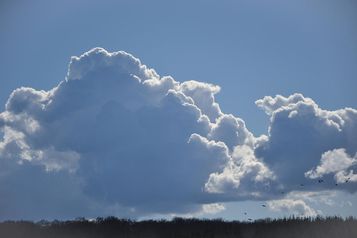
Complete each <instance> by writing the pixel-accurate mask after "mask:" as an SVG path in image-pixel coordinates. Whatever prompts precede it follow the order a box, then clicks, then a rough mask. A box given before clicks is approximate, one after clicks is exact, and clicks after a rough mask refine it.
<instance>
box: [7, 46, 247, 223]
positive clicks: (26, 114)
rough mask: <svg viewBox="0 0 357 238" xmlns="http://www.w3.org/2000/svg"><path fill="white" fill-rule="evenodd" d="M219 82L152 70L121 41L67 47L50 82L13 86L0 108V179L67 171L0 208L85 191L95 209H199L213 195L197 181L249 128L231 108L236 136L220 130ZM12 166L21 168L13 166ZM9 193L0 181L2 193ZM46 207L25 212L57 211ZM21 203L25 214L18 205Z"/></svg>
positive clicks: (220, 163) (226, 158)
mask: <svg viewBox="0 0 357 238" xmlns="http://www.w3.org/2000/svg"><path fill="white" fill-rule="evenodd" d="M218 91H219V87H218V86H215V85H211V84H206V83H201V82H196V81H188V82H184V83H179V82H176V81H175V80H174V79H173V78H171V77H169V76H166V77H160V76H159V75H158V74H157V73H156V72H155V71H154V70H153V69H150V68H148V67H147V66H145V65H143V64H142V63H141V62H140V60H138V59H136V58H134V57H133V56H131V55H130V54H128V53H126V52H122V51H120V52H114V53H108V52H107V51H105V50H104V49H101V48H95V49H93V50H91V51H89V52H87V53H85V54H83V55H81V56H80V57H72V58H71V62H70V65H69V70H68V74H67V76H66V79H65V80H64V81H62V82H60V83H59V85H58V86H56V87H55V88H53V89H51V90H49V91H39V90H35V89H32V88H19V89H16V90H15V91H14V92H13V93H12V94H11V95H10V97H9V99H8V101H7V103H6V108H5V111H4V112H2V113H1V114H0V125H1V130H2V132H3V139H2V140H1V141H0V159H1V163H3V164H9V165H8V167H6V166H2V167H1V171H0V174H2V176H1V179H0V187H3V188H8V187H7V186H8V184H16V183H17V182H18V181H20V180H26V181H31V177H32V174H31V172H30V171H36V173H39V172H41V177H42V179H43V180H48V179H47V177H53V178H54V179H55V178H57V176H59V177H60V176H64V177H66V174H68V177H66V179H67V180H68V181H66V182H63V186H62V187H60V188H58V190H57V192H56V194H48V193H47V191H52V190H53V189H52V190H51V189H49V188H47V187H46V186H53V185H52V184H51V183H48V184H43V185H41V186H44V187H43V190H42V191H38V193H37V194H34V193H33V192H32V187H33V185H31V184H28V189H27V190H26V191H16V192H15V191H14V192H13V193H12V195H11V196H13V197H17V200H18V201H17V202H15V201H14V202H13V203H4V202H1V201H3V200H1V201H0V210H4V209H5V207H6V209H9V210H11V209H15V208H16V207H18V203H23V204H28V203H31V204H32V205H31V206H32V207H33V209H38V210H41V209H42V204H41V203H40V202H37V200H36V199H37V197H38V196H39V195H38V194H41V195H42V196H43V198H42V199H44V200H48V201H50V200H53V198H52V197H50V195H51V196H52V195H53V196H57V197H56V200H55V201H56V203H57V204H58V206H61V207H71V206H72V205H73V204H72V203H71V202H70V201H75V200H86V201H88V204H87V206H90V207H91V208H92V210H93V213H95V212H97V213H98V214H97V215H100V214H103V212H102V211H107V212H108V213H114V214H115V215H119V216H120V215H123V216H126V215H128V214H129V216H130V215H134V216H135V215H142V214H148V213H171V212H175V213H185V212H192V211H195V210H200V209H202V204H206V203H207V204H208V203H211V200H212V198H210V194H209V193H208V192H207V191H205V190H204V186H205V183H206V182H207V181H208V179H209V176H210V175H211V174H212V173H216V172H219V171H222V170H223V169H224V168H225V167H226V166H227V164H230V163H232V162H231V160H232V158H231V156H230V152H229V148H227V145H226V143H227V144H229V145H231V146H233V145H234V144H235V143H236V142H238V141H242V142H241V143H244V141H245V140H246V139H247V138H248V137H252V135H250V134H249V133H248V131H247V130H246V128H245V125H244V122H243V121H241V120H238V119H234V118H233V117H232V120H233V123H232V126H231V128H232V130H233V131H232V133H233V134H234V135H235V137H233V138H232V137H230V136H226V137H225V136H221V137H220V136H219V135H221V134H222V133H221V134H220V132H219V131H220V130H224V129H220V127H222V128H223V127H224V126H222V121H224V119H222V117H223V116H225V115H223V113H222V112H221V110H220V108H219V105H218V104H217V103H216V102H215V99H214V95H215V94H216V93H218ZM216 121H218V123H216ZM213 128H214V129H213ZM208 134H210V136H208ZM247 140H251V139H247ZM9 167H11V169H10V168H9ZM12 168H21V171H22V170H25V168H27V169H26V172H23V173H15V172H14V171H12ZM14 174H16V175H17V176H14ZM72 180H73V181H72ZM75 181H77V182H75ZM5 183H7V184H6V185H5ZM39 183H41V182H39ZM66 184H68V186H69V187H71V186H72V185H73V184H76V186H75V189H76V191H77V192H76V194H78V196H77V197H76V198H71V199H70V200H69V201H68V199H67V195H66V194H68V192H67V190H68V189H70V188H67V187H66ZM71 189H72V188H71ZM73 189H74V188H73ZM16 190H17V189H16ZM7 193H8V192H7V190H6V189H3V191H2V193H1V195H2V196H3V195H5V194H7ZM24 193H25V194H24ZM27 193H28V194H27ZM53 193H54V192H53ZM7 196H10V195H9V194H7ZM11 196H10V197H11ZM25 200H26V202H27V203H26V202H25ZM82 208H83V209H86V208H85V206H84V207H83V206H79V208H78V211H77V213H78V214H81V213H83V212H84V211H83V210H81V209H82ZM64 210H66V209H65V208H64ZM89 210H90V209H89ZM46 211H47V214H46ZM46 211H42V212H38V213H32V215H34V214H39V215H38V216H39V218H41V217H40V216H43V217H48V216H55V215H57V214H56V213H54V211H53V210H51V209H49V210H46ZM23 213H24V214H23V215H24V216H25V217H26V216H27V214H26V209H24V212H23ZM105 213H106V212H105ZM1 214H3V213H1ZM29 214H30V213H29ZM85 214H87V213H85ZM7 215H8V214H7ZM29 216H30V215H29ZM10 217H11V216H10ZM4 218H9V217H4Z"/></svg>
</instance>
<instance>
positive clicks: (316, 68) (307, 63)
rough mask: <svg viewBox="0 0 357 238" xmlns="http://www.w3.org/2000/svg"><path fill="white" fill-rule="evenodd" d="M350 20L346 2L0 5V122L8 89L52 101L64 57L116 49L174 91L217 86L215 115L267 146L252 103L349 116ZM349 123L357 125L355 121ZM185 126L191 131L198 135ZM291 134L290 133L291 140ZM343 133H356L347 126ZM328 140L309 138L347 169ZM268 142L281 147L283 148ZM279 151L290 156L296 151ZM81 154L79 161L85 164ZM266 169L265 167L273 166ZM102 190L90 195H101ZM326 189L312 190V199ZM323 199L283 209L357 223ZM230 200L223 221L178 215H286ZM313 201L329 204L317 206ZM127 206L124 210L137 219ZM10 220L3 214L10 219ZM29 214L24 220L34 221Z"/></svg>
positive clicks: (348, 196) (350, 201)
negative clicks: (174, 85)
mask: <svg viewBox="0 0 357 238" xmlns="http://www.w3.org/2000/svg"><path fill="white" fill-rule="evenodd" d="M356 13H357V4H356V2H355V1H352V0H351V1H348V0H345V1H336V0H327V1H322V0H316V1H307V0H302V1H295V0H292V1H279V0H272V1H257V0H254V1H227V0H224V1H176V2H174V1H136V0H135V1H100V2H99V1H91V2H89V1H81V0H79V1H75V2H74V1H67V0H64V1H40V0H34V1H20V0H19V1H4V2H2V3H1V4H0V35H1V37H0V50H1V52H2V54H0V65H1V66H0V72H1V76H0V79H1V88H0V111H5V103H6V101H7V99H8V98H9V96H10V94H11V92H12V91H13V90H14V89H16V88H19V87H22V86H26V87H31V88H34V89H37V90H50V89H52V88H54V87H56V86H57V85H58V83H59V82H60V81H62V80H64V79H65V77H66V75H67V71H68V65H69V62H70V57H71V56H80V55H82V54H83V53H84V52H87V51H89V50H90V49H92V48H94V47H103V48H105V49H106V50H107V51H108V52H115V51H119V50H123V51H126V52H128V53H130V54H132V55H133V56H134V57H137V58H139V59H140V60H141V62H142V63H143V64H145V65H147V66H148V67H149V68H153V69H155V71H156V72H157V73H158V74H159V75H160V76H164V75H171V76H172V77H173V78H174V79H175V80H176V81H179V82H185V81H188V80H197V81H200V82H205V83H210V84H214V85H219V86H220V88H221V90H220V92H219V93H218V94H216V95H215V101H216V102H217V103H218V104H219V106H220V109H221V110H222V112H223V113H225V114H233V115H234V116H235V117H237V118H241V119H242V120H244V122H245V124H246V127H247V129H248V130H249V131H250V132H252V133H253V135H254V136H255V137H258V136H259V135H261V134H265V135H268V126H269V121H270V120H272V117H271V115H269V112H268V111H269V110H270V109H269V108H268V106H267V105H268V104H269V100H268V101H266V102H263V103H262V106H261V108H262V109H263V110H261V109H260V108H258V107H257V106H256V105H255V101H256V100H258V99H261V98H263V97H264V96H272V97H274V96H275V95H277V94H279V95H283V96H285V97H287V98H288V97H289V96H290V95H292V94H294V93H301V94H303V95H304V96H305V97H306V98H307V97H308V98H312V99H313V100H314V105H316V106H317V105H318V107H319V108H321V109H324V110H329V111H334V110H338V109H343V108H345V107H351V108H354V109H356V108H357V94H356V88H357V44H356V42H357V28H356V27H355V26H356V24H357V14H356ZM73 100H76V99H75V98H74V99H73ZM304 102H305V103H306V104H308V105H312V104H311V102H309V101H306V100H305V101H304ZM289 105H290V104H289ZM200 109H201V110H203V109H202V108H200ZM108 110H109V109H108ZM264 110H265V111H266V112H267V113H264ZM296 110H298V109H296ZM118 113H119V112H118ZM120 115H121V114H120ZM160 115H161V114H160ZM183 115H186V114H183ZM160 118H161V117H160ZM111 123H114V122H111ZM277 123H278V122H277ZM351 123H352V124H353V123H356V122H355V120H354V119H352V122H351ZM0 125H1V123H0ZM185 125H186V124H185ZM274 125H275V124H274ZM277 125H278V124H277ZM279 125H280V124H279ZM353 125H354V124H353ZM64 127H65V126H64ZM192 127H194V128H196V129H197V127H196V125H195V126H193V125H192ZM190 128H191V127H190ZM276 128H280V127H278V126H276ZM281 128H283V129H284V128H285V127H281ZM291 128H293V127H288V129H286V131H287V133H289V132H290V131H289V129H291ZM351 128H352V129H349V130H351V131H352V132H351V133H353V132H354V128H355V127H353V126H351ZM284 130H285V129H284ZM306 130H307V129H306ZM346 130H348V128H347V129H346ZM302 131H304V130H302ZM192 132H196V131H192ZM292 132H296V134H297V140H299V138H301V140H306V141H308V140H307V139H306V138H305V137H304V134H303V133H302V132H301V133H300V134H299V133H298V132H299V131H294V130H293V129H292ZM3 133H4V132H3ZM225 133H226V132H225ZM227 133H228V132H227ZM279 135H280V134H279ZM331 135H332V134H328V133H326V135H322V134H321V135H320V134H319V136H324V138H320V137H314V138H318V139H319V140H320V139H321V141H325V139H326V138H327V139H326V141H327V142H326V144H329V143H330V144H331V146H330V147H326V148H327V149H326V150H325V151H324V152H327V151H332V150H333V149H339V148H345V149H346V150H347V154H348V155H349V157H348V158H351V159H352V160H353V159H354V153H355V152H356V150H357V148H356V144H355V143H354V142H353V141H352V140H353V139H354V138H355V137H353V136H350V137H348V136H347V139H345V138H342V139H341V140H340V139H339V140H340V141H337V142H336V144H338V146H334V145H332V144H333V143H334V142H330V141H329V138H331ZM170 137H175V136H172V135H170ZM212 138H213V139H214V137H212ZM274 138H277V137H274ZM274 138H273V137H272V138H271V139H270V140H269V141H273V139H274ZM279 138H280V137H279ZM281 138H285V137H281ZM222 140H223V139H222ZM336 140H337V139H336ZM0 141H1V139H0ZM223 141H224V140H223ZM276 141H277V142H279V143H285V140H284V141H283V142H282V141H279V140H278V139H277V140H276ZM342 141H343V142H342ZM346 141H347V142H346ZM224 142H225V141H224ZM225 143H226V144H228V142H225ZM254 143H255V142H254ZM286 143H287V144H286V148H288V147H289V146H292V145H290V144H288V142H286ZM295 143H299V142H295ZM307 143H308V142H307ZM330 144H329V145H330ZM284 145H285V144H284ZM314 145H315V144H314ZM29 146H30V147H31V145H29ZM53 146H55V145H53ZM56 146H57V145H56ZM301 146H303V144H301ZM319 146H320V145H316V148H317V147H319ZM258 147H259V146H258ZM51 148H52V147H51ZM61 148H64V147H63V145H62V147H61ZM309 148H310V147H309ZM324 148H325V147H324ZM313 149H315V147H313V148H312V149H311V150H313ZM158 150H159V151H160V149H158ZM306 150H307V151H308V149H306ZM281 151H283V149H281V148H277V149H276V150H274V151H273V152H271V151H268V152H267V151H265V150H264V149H261V151H259V150H257V151H256V152H255V153H256V154H259V153H260V155H261V157H263V159H265V160H267V161H268V162H269V161H270V160H272V159H274V156H276V157H279V156H285V155H286V154H284V153H285V152H284V153H281V154H279V156H278V155H276V154H274V153H278V152H281ZM318 151H320V150H318ZM75 152H76V153H77V152H78V151H75ZM51 153H54V152H53V151H51ZM73 153H74V152H73ZM78 153H79V152H78ZM316 153H317V152H316ZM79 154H80V155H79V156H81V158H82V157H83V156H84V155H83V154H81V153H79ZM71 155H73V154H71ZM321 155H322V153H320V154H319V157H318V158H316V159H317V161H319V160H320V157H321ZM328 155H329V154H327V156H326V157H328ZM3 157H4V156H3ZM74 157H76V156H74ZM307 157H308V156H307ZM268 162H267V164H268V165H270V166H271V167H274V166H275V165H274V163H272V164H269V163H268ZM289 163H290V162H289ZM291 164H294V160H292V161H291ZM314 166H315V167H316V166H318V163H317V164H314ZM335 172H337V171H335ZM281 176H285V175H281ZM98 183H99V182H98V181H97V182H95V183H94V184H97V185H93V186H99V185H98ZM351 186H352V185H351ZM355 187H356V185H355V184H354V186H352V188H346V191H353V192H355ZM325 190H326V188H314V189H313V191H314V192H320V191H325ZM327 190H328V191H330V192H331V193H333V194H329V195H326V194H323V195H320V197H318V196H317V195H314V194H313V195H311V194H308V195H306V194H304V195H301V194H300V195H297V194H296V193H294V190H293V189H291V190H290V191H291V192H292V194H290V195H289V196H290V197H289V198H288V199H290V200H289V201H291V200H294V199H295V201H296V200H303V201H304V202H305V203H306V204H305V205H306V206H308V205H309V207H312V208H313V209H314V211H316V212H319V211H321V212H322V214H341V215H357V214H356V213H357V212H356V211H357V208H356V203H357V198H356V194H355V193H353V192H352V193H351V192H346V191H345V190H344V191H338V192H335V191H334V190H332V189H331V188H328V189H327ZM4 191H5V192H6V189H4V190H3V191H2V192H3V193H4ZM295 192H296V191H295ZM144 195H145V193H144ZM228 197H229V196H228ZM228 197H225V198H222V199H218V200H217V201H215V202H219V203H223V204H224V201H226V200H234V201H231V202H230V203H226V204H225V205H226V209H225V210H223V211H221V212H217V211H219V210H220V209H219V208H218V210H217V209H216V210H217V211H216V213H215V214H213V215H212V214H210V213H209V212H208V213H207V212H206V213H202V212H201V213H200V212H199V211H196V210H195V209H193V210H195V211H189V210H185V209H186V208H185V209H184V211H186V213H187V214H193V215H195V216H203V217H211V216H213V217H215V216H216V217H224V218H227V219H235V218H238V219H244V218H245V217H244V215H243V214H242V207H244V208H247V209H246V210H249V211H250V216H251V217H254V218H259V217H266V216H272V217H275V216H280V215H281V213H280V212H281V211H282V210H284V208H285V207H286V206H288V205H286V206H285V207H284V206H274V204H271V206H270V208H271V209H266V210H264V211H262V209H261V206H260V205H261V203H265V202H266V201H264V200H263V201H259V202H254V201H252V200H254V199H252V198H247V199H243V198H235V199H232V197H229V198H228ZM311 197H313V198H311ZM316 197H318V198H316ZM327 197H328V198H327ZM205 199H206V198H205ZM207 199H208V198H207ZM209 199H212V198H209ZM269 199H270V200H272V198H271V197H269ZM269 199H268V200H269ZM274 199H275V200H276V199H278V198H274ZM279 199H282V198H279ZM285 199H286V198H285ZM319 199H320V200H321V201H322V200H323V201H325V203H324V202H318V201H320V200H319ZM329 199H330V200H331V201H330V200H329ZM213 200H214V199H213ZM238 200H240V201H241V200H245V201H241V202H237V201H238ZM268 200H267V201H268ZM326 200H328V201H327V202H326ZM123 201H124V200H123ZM123 201H122V202H123ZM339 201H344V203H343V205H341V206H340V205H339V203H340V202H339ZM31 204H32V203H31V202H29V205H28V206H31ZM337 204H338V205H337ZM15 205H16V204H15V202H14V206H15ZM134 205H135V204H132V203H130V207H131V208H133V209H135V206H134ZM295 205H296V206H295ZM295 205H291V203H290V206H293V207H292V210H294V209H297V210H299V209H301V207H304V205H301V204H295ZM0 207H1V206H0ZM257 207H259V209H258V208H257ZM276 207H278V208H276ZM290 208H291V207H290ZM108 209H109V208H108ZM274 209H275V210H274ZM279 209H280V210H279ZM304 209H305V210H306V207H304ZM30 210H31V209H30ZM139 210H140V209H139ZM142 210H143V211H145V212H146V210H145V209H142ZM276 210H279V211H276ZM180 211H181V210H180ZM145 212H143V214H144V216H148V217H154V216H156V215H157V214H158V216H161V215H162V214H164V215H163V216H167V214H168V213H167V212H161V208H157V212H155V211H150V212H148V214H146V213H145ZM30 213H31V212H29V214H30ZM156 213H157V214H156ZM171 213H173V214H174V213H175V211H172V212H171ZM171 213H170V214H171ZM7 214H10V215H11V211H9V213H7ZM29 214H25V215H24V216H29V217H31V215H29ZM44 214H45V213H44ZM118 214H119V215H120V212H119V213H118ZM155 214H156V215H155ZM178 214H181V213H178ZM182 214H183V213H182ZM286 214H291V213H289V212H287V213H286ZM10 215H9V216H10ZM45 215H47V214H45ZM78 215H80V214H78ZM48 216H50V217H53V215H48ZM14 217H17V218H18V217H21V214H18V215H16V216H15V215H14ZM63 217H66V214H64V215H63Z"/></svg>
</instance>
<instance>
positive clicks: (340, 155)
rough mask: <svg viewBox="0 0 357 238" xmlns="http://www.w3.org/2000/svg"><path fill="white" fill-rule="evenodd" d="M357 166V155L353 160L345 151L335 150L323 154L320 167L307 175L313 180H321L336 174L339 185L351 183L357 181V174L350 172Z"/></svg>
mask: <svg viewBox="0 0 357 238" xmlns="http://www.w3.org/2000/svg"><path fill="white" fill-rule="evenodd" d="M355 165H357V154H356V155H355V156H354V157H353V158H352V157H350V156H349V155H348V154H347V153H346V150H345V149H334V150H332V151H327V152H325V153H323V154H322V157H321V162H320V165H318V166H317V167H316V168H315V169H312V170H309V171H307V172H306V173H305V176H306V177H309V178H311V179H316V178H321V177H323V176H324V175H326V174H331V173H333V174H335V179H336V181H337V182H339V183H344V182H345V181H346V180H347V179H348V180H351V182H354V181H357V174H354V173H353V170H349V169H350V168H352V167H355Z"/></svg>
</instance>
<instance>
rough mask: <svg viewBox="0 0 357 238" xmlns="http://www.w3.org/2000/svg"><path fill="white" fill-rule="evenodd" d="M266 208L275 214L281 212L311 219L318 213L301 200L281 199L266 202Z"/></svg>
mask: <svg viewBox="0 0 357 238" xmlns="http://www.w3.org/2000/svg"><path fill="white" fill-rule="evenodd" d="M268 208H269V209H270V210H272V211H275V212H283V213H286V214H289V215H295V216H299V217H300V216H302V217H311V216H317V215H318V212H317V211H315V210H314V209H313V208H311V207H310V206H308V205H307V204H306V203H305V202H304V201H303V200H293V199H281V200H272V201H269V202H268Z"/></svg>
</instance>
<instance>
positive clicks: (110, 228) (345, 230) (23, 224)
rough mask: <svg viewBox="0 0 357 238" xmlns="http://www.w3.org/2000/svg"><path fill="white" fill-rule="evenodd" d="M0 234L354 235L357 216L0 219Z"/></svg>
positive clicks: (81, 237)
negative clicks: (35, 220) (141, 219)
mask: <svg viewBox="0 0 357 238" xmlns="http://www.w3.org/2000/svg"><path fill="white" fill-rule="evenodd" d="M0 237H4V238H5V237H6V238H7V237H9V238H10V237H11V238H20V237H21V238H23V237H26V238H32V237H36V238H42V237H46V238H57V237H66V238H72V237H73V238H74V237H75V238H92V237H96V238H99V237H103V238H104V237H105V238H107V237H123V238H139V237H143V238H156V237H159V238H161V237H162V238H181V237H185V238H190V237H192V238H200V237H202V238H220V237H235V238H239V237H242V238H261V237H262V238H263V237H264V238H282V237H284V238H287V237H289V238H294V237H314V238H320V237H321V238H332V237H333V238H336V237H338V238H354V237H357V219H356V218H353V217H350V218H346V219H342V218H339V217H326V218H322V217H317V218H294V217H291V218H284V219H262V220H256V221H254V222H240V221H224V220H221V219H216V220H199V219H183V218H175V219H173V220H172V221H167V220H146V221H133V220H126V219H118V218H116V217H107V218H97V219H96V220H94V221H88V220H86V219H84V218H79V219H76V220H71V221H56V220H55V221H52V222H48V221H40V222H36V223H35V222H29V221H5V222H2V223H0Z"/></svg>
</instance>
